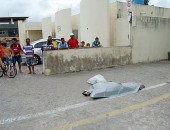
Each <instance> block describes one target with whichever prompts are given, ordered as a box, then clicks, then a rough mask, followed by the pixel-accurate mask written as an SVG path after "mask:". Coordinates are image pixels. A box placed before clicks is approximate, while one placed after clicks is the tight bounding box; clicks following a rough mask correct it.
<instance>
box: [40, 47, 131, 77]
mask: <svg viewBox="0 0 170 130" xmlns="http://www.w3.org/2000/svg"><path fill="white" fill-rule="evenodd" d="M131 51H132V50H131V47H109V48H104V47H102V48H89V49H68V50H58V51H46V52H44V54H43V56H44V57H43V58H44V59H43V61H44V64H43V71H44V73H45V74H46V75H51V74H58V73H67V72H78V71H83V70H93V69H101V68H107V67H113V66H118V65H126V64H131V61H132V54H131Z"/></svg>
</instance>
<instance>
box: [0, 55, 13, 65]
mask: <svg viewBox="0 0 170 130" xmlns="http://www.w3.org/2000/svg"><path fill="white" fill-rule="evenodd" d="M2 62H3V63H4V62H6V63H7V64H10V63H11V62H12V59H11V58H8V57H3V58H2Z"/></svg>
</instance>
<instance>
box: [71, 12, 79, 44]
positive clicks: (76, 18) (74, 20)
mask: <svg viewBox="0 0 170 130" xmlns="http://www.w3.org/2000/svg"><path fill="white" fill-rule="evenodd" d="M71 23H72V32H75V31H78V32H76V33H77V34H75V35H76V38H78V40H79V41H80V40H81V36H80V14H76V15H72V16H71Z"/></svg>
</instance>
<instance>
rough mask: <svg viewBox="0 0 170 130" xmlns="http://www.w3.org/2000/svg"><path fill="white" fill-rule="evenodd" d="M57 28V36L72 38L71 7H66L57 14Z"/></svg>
mask: <svg viewBox="0 0 170 130" xmlns="http://www.w3.org/2000/svg"><path fill="white" fill-rule="evenodd" d="M55 22H56V23H55V30H56V37H57V38H62V37H63V38H65V39H66V40H68V39H69V38H70V33H71V32H72V24H71V9H64V10H61V11H58V12H57V13H56V14H55Z"/></svg>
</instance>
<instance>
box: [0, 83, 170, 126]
mask: <svg viewBox="0 0 170 130" xmlns="http://www.w3.org/2000/svg"><path fill="white" fill-rule="evenodd" d="M167 84H169V82H167V83H162V84H158V85H154V86H150V87H147V88H145V89H143V90H142V91H146V90H151V89H155V88H158V87H162V86H165V85H167ZM113 98H116V97H111V98H105V99H101V100H97V101H95V102H94V101H87V102H83V103H78V104H73V105H69V106H65V107H59V108H56V109H54V110H47V111H44V112H38V113H34V114H28V115H23V116H16V117H13V118H7V119H2V120H0V125H4V124H10V123H13V122H17V121H22V120H29V119H33V118H38V117H42V116H47V115H51V114H57V113H60V112H65V111H68V110H72V109H76V108H80V107H83V106H87V105H89V104H93V103H96V102H102V101H106V100H110V99H113Z"/></svg>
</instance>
